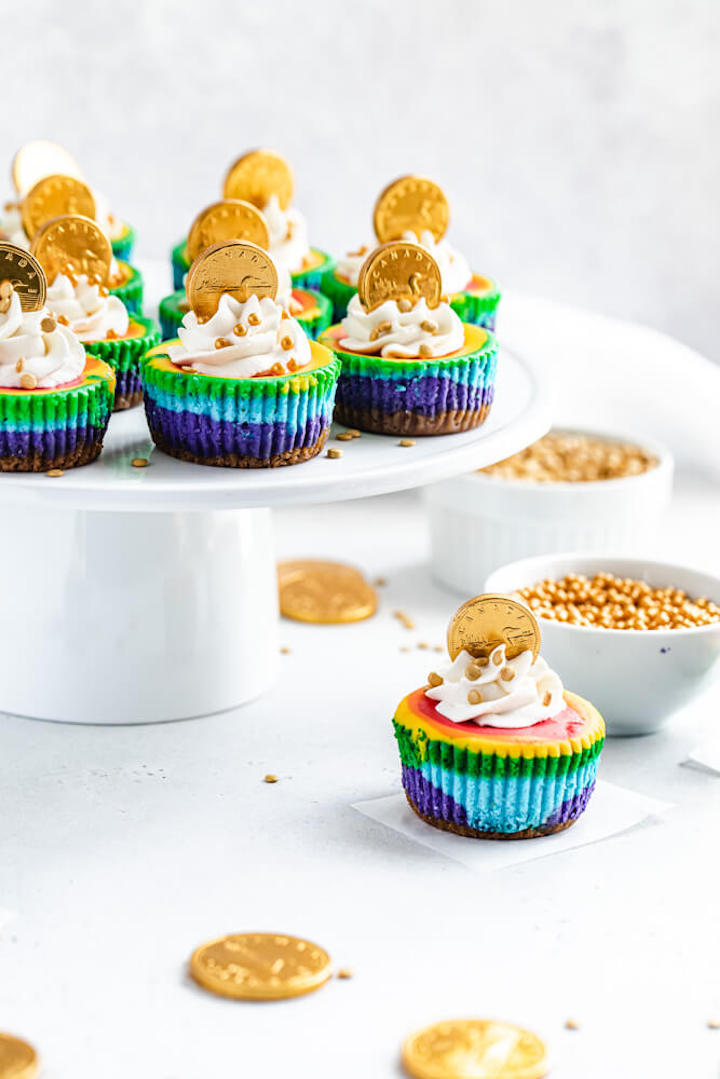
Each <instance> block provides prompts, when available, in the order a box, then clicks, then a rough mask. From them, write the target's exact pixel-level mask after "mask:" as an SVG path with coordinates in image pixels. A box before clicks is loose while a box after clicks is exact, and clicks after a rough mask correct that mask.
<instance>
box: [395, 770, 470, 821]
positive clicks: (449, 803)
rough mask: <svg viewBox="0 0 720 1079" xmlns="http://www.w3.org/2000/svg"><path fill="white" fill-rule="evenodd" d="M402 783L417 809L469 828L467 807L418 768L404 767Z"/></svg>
mask: <svg viewBox="0 0 720 1079" xmlns="http://www.w3.org/2000/svg"><path fill="white" fill-rule="evenodd" d="M402 783H403V787H404V788H405V791H406V793H407V794H408V795H409V797H410V798H411V799H412V801H413V803H414V804H415V806H416V807H417V809H418V810H419V811H420V812H421V813H423V814H427V815H428V816H430V817H437V818H438V819H440V820H444V821H452V823H453V824H459V825H462V826H463V827H467V825H468V818H467V813H466V812H465V807H464V806H462V805H460V803H459V802H456V801H455V799H454V798H452V797H451V796H450V795H449V794H445V792H444V791H441V790H440V789H439V788H438V787H435V786H433V784H432V783H431V782H430V781H429V780H428V779H426V778H425V776H424V775H423V774H422V772H419V771H418V769H417V768H409V767H408V766H407V765H403V769H402Z"/></svg>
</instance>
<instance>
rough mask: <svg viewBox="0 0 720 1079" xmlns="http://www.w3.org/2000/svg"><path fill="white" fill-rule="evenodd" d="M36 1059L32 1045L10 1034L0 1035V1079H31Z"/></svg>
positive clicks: (35, 1068)
mask: <svg viewBox="0 0 720 1079" xmlns="http://www.w3.org/2000/svg"><path fill="white" fill-rule="evenodd" d="M37 1070H38V1058H37V1053H36V1052H35V1050H34V1049H33V1047H32V1045H28V1043H27V1042H24V1041H23V1040H22V1039H21V1038H15V1037H13V1035H12V1034H0V1079H33V1077H34V1076H36V1075H37Z"/></svg>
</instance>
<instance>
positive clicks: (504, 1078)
mask: <svg viewBox="0 0 720 1079" xmlns="http://www.w3.org/2000/svg"><path fill="white" fill-rule="evenodd" d="M402 1062H403V1067H404V1069H405V1071H406V1072H407V1074H408V1075H411V1076H413V1077H414V1079H542V1077H543V1076H545V1075H547V1073H548V1061H547V1050H546V1048H545V1045H544V1043H543V1042H542V1041H541V1040H540V1038H538V1037H537V1035H536V1034H533V1033H532V1032H531V1031H529V1030H524V1029H523V1028H522V1027H517V1026H515V1024H514V1023H498V1022H495V1021H494V1020H492V1019H450V1020H447V1021H446V1022H444V1023H435V1024H434V1025H433V1026H431V1027H426V1028H425V1029H424V1030H419V1031H418V1032H417V1033H416V1034H412V1035H411V1036H410V1037H409V1038H407V1039H406V1041H405V1043H404V1044H403V1048H402Z"/></svg>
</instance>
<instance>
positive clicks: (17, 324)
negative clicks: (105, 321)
mask: <svg viewBox="0 0 720 1079" xmlns="http://www.w3.org/2000/svg"><path fill="white" fill-rule="evenodd" d="M85 359H86V357H85V349H84V348H83V346H82V344H81V343H80V341H79V340H78V338H77V337H76V336H75V334H74V333H73V332H72V330H71V329H70V328H69V327H68V326H63V325H61V323H59V322H57V320H56V319H55V317H54V316H53V315H52V314H51V313H50V311H49V310H48V309H47V307H43V308H41V310H39V311H23V310H22V308H21V306H20V297H19V296H18V294H17V292H13V294H12V296H11V297H10V303H9V306H8V309H7V311H5V312H3V313H0V386H2V387H3V388H6V389H28V390H32V389H49V388H51V387H53V386H61V385H62V384H63V383H65V382H73V381H74V380H75V379H77V378H80V376H81V375H82V373H83V371H84V370H85Z"/></svg>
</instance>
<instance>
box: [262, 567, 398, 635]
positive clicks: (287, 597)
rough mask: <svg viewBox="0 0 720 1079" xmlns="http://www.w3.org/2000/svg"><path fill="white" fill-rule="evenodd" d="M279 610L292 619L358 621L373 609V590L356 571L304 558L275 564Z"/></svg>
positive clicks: (373, 610)
mask: <svg viewBox="0 0 720 1079" xmlns="http://www.w3.org/2000/svg"><path fill="white" fill-rule="evenodd" d="M278 587H279V590H280V613H281V614H282V615H284V617H285V618H292V619H293V620H294V621H295V622H313V623H316V624H318V625H337V624H343V623H346V622H360V621H362V619H364V618H370V617H371V616H372V615H373V614H375V611H376V610H377V593H376V592H375V589H374V588H371V587H370V585H369V584H368V583H367V581H366V580H365V578H364V577H363V575H362V573H361V572H360V570H357V569H355V568H354V566H346V565H343V563H341V562H322V561H320V560H318V559H313V558H308V559H304V560H296V561H292V562H281V563H280V564H279V565H278Z"/></svg>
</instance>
